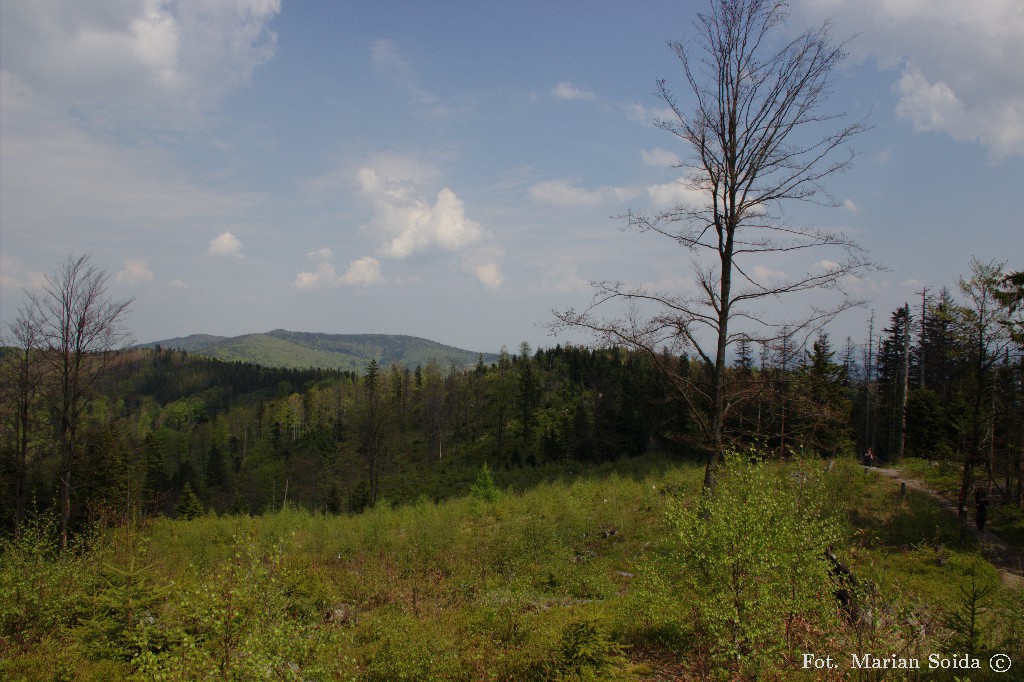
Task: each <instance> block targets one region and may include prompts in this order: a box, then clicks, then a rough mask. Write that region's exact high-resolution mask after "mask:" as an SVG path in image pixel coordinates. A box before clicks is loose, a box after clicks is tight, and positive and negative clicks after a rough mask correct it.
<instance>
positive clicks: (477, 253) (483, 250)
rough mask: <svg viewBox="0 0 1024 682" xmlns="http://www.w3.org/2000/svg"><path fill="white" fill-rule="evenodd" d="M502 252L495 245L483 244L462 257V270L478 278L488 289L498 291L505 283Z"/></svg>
mask: <svg viewBox="0 0 1024 682" xmlns="http://www.w3.org/2000/svg"><path fill="white" fill-rule="evenodd" d="M501 257H502V251H501V249H500V248H498V246H497V245H495V244H482V245H480V246H478V247H475V248H473V249H470V250H468V251H467V252H466V253H465V254H464V255H463V257H462V269H463V270H464V271H465V272H468V273H469V274H471V275H473V276H474V277H476V278H477V279H478V280H479V281H480V283H481V284H483V285H484V286H485V287H487V288H488V289H497V288H499V287H500V286H501V285H502V284H503V283H504V282H505V275H504V274H503V273H502V271H501Z"/></svg>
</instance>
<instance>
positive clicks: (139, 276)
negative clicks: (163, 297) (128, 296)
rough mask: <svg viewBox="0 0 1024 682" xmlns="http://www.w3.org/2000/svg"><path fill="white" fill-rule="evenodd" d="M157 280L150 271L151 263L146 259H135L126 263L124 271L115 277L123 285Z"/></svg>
mask: <svg viewBox="0 0 1024 682" xmlns="http://www.w3.org/2000/svg"><path fill="white" fill-rule="evenodd" d="M154 278H155V275H154V274H153V271H152V270H150V269H149V263H148V262H147V261H146V260H145V259H144V258H135V259H130V260H126V261H125V262H124V269H123V270H120V271H119V272H118V273H117V275H115V277H114V279H115V281H117V282H119V283H121V284H142V283H143V282H152V281H153V279H154Z"/></svg>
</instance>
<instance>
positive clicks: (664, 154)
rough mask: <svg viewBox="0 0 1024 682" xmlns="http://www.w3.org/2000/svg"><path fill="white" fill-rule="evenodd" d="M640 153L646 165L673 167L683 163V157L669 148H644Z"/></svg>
mask: <svg viewBox="0 0 1024 682" xmlns="http://www.w3.org/2000/svg"><path fill="white" fill-rule="evenodd" d="M640 155H641V157H642V158H643V162H644V165H645V166H655V167H658V168H672V167H674V166H678V165H679V164H680V163H682V159H680V158H679V155H678V154H676V153H675V152H670V151H669V150H667V149H662V148H660V147H655V148H654V149H650V150H648V149H643V150H641V151H640Z"/></svg>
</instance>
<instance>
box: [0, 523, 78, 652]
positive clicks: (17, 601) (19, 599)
mask: <svg viewBox="0 0 1024 682" xmlns="http://www.w3.org/2000/svg"><path fill="white" fill-rule="evenodd" d="M58 528H59V526H58V521H57V519H56V518H55V517H54V516H52V515H45V516H42V517H39V518H36V519H33V520H30V521H29V522H28V523H26V524H25V525H24V526H23V527H22V530H21V537H20V538H7V539H2V540H0V654H3V652H5V651H7V652H14V651H18V650H24V649H26V648H28V647H31V646H32V645H34V644H36V643H37V642H39V641H41V640H43V639H44V638H46V637H48V636H50V635H52V634H54V633H56V632H59V631H60V630H62V629H64V628H67V627H70V626H71V625H72V624H73V623H74V620H75V617H76V614H77V613H78V605H79V599H80V595H81V594H82V593H83V592H84V591H85V589H86V584H85V581H87V580H88V575H87V574H86V560H85V558H84V557H83V556H82V554H81V553H79V552H77V551H65V552H60V551H59V543H58ZM0 658H3V656H2V655H0Z"/></svg>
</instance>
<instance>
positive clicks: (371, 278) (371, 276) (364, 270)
mask: <svg viewBox="0 0 1024 682" xmlns="http://www.w3.org/2000/svg"><path fill="white" fill-rule="evenodd" d="M383 281H384V277H383V275H381V272H380V261H379V260H377V259H376V258H374V257H373V256H363V257H362V258H359V259H357V260H354V261H352V262H351V263H349V265H348V270H346V271H345V274H344V275H342V276H341V278H339V280H338V282H339V283H340V284H347V285H349V286H364V287H368V286H370V285H371V284H377V283H379V282H383Z"/></svg>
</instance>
